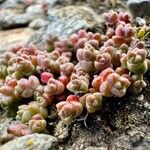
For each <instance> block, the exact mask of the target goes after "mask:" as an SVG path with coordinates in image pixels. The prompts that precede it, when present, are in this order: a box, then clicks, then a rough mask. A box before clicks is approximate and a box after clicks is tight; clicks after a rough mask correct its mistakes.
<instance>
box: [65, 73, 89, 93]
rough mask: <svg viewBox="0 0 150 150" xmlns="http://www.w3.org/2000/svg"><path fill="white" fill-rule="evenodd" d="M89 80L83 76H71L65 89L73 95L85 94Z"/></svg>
mask: <svg viewBox="0 0 150 150" xmlns="http://www.w3.org/2000/svg"><path fill="white" fill-rule="evenodd" d="M88 86H89V80H88V79H87V78H86V77H85V76H78V75H76V74H72V76H71V79H70V82H69V83H68V84H67V89H68V90H69V91H71V92H73V93H77V92H87V91H88Z"/></svg>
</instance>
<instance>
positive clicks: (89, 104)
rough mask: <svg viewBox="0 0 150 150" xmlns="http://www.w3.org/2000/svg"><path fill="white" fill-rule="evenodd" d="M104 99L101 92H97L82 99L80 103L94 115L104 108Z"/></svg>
mask: <svg viewBox="0 0 150 150" xmlns="http://www.w3.org/2000/svg"><path fill="white" fill-rule="evenodd" d="M102 99H103V98H102V94H101V93H100V92H95V93H88V94H85V95H84V96H82V97H80V102H81V103H82V105H83V106H84V107H85V108H86V109H87V111H88V112H89V113H93V112H96V111H98V110H100V109H101V108H102Z"/></svg>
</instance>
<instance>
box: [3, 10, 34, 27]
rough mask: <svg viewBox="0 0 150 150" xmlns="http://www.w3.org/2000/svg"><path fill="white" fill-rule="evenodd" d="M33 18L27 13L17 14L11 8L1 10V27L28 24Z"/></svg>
mask: <svg viewBox="0 0 150 150" xmlns="http://www.w3.org/2000/svg"><path fill="white" fill-rule="evenodd" d="M30 21H31V18H30V16H29V15H27V14H15V13H13V12H12V11H10V10H3V11H0V29H7V28H14V27H22V26H27V25H28V23H29V22H30Z"/></svg>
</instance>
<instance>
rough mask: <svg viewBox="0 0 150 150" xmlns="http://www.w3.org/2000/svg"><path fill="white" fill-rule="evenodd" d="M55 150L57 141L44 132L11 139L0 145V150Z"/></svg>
mask: <svg viewBox="0 0 150 150" xmlns="http://www.w3.org/2000/svg"><path fill="white" fill-rule="evenodd" d="M21 149H22V150H57V149H58V141H57V139H56V138H55V137H53V136H51V135H46V134H31V135H27V136H23V137H19V138H16V139H13V140H12V141H10V142H8V143H6V144H4V145H3V146H1V147H0V150H21Z"/></svg>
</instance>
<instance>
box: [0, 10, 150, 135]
mask: <svg viewBox="0 0 150 150" xmlns="http://www.w3.org/2000/svg"><path fill="white" fill-rule="evenodd" d="M104 20H105V23H106V27H107V30H106V33H104V34H100V33H92V32H88V31H85V30H83V29H82V30H79V31H78V32H77V33H74V34H72V35H70V36H69V37H68V38H67V39H65V40H64V39H63V40H62V39H60V38H59V37H58V38H54V39H46V42H45V47H46V50H45V51H40V50H39V49H38V48H37V47H36V46H35V45H33V44H29V45H27V46H24V45H21V44H18V45H16V46H14V47H12V48H11V49H10V50H9V51H7V52H5V53H4V54H3V55H1V56H0V106H1V108H2V109H4V110H5V111H7V112H9V111H10V110H11V109H12V108H14V107H15V108H16V107H17V108H18V110H17V115H16V120H18V122H19V123H18V124H12V125H10V126H9V127H8V130H7V131H8V133H10V134H13V135H15V136H23V135H26V134H31V133H34V132H38V133H41V132H48V130H47V125H48V122H47V118H48V116H49V114H50V112H51V111H49V110H50V109H51V108H52V107H51V105H52V104H53V103H54V104H56V109H55V111H56V112H57V115H58V116H59V117H60V118H61V120H62V121H63V122H64V123H65V124H71V123H72V122H74V121H75V120H76V117H80V115H81V114H82V112H83V110H84V109H85V111H87V112H88V113H94V112H96V111H99V110H101V109H103V100H104V99H105V100H107V97H123V96H125V94H126V93H127V91H128V89H129V90H130V91H132V92H133V93H139V92H141V91H142V89H143V88H144V87H146V82H145V81H144V74H145V73H146V72H147V71H149V70H150V59H149V56H148V51H147V50H146V49H145V46H144V42H143V41H141V40H143V39H145V38H146V36H147V35H148V32H149V28H148V27H146V26H143V27H138V28H135V27H134V26H133V25H132V21H133V19H132V18H131V15H130V13H128V12H126V13H123V12H119V13H118V12H115V11H113V10H111V11H109V12H108V13H105V14H104ZM13 111H15V110H13ZM14 114H15V113H14ZM83 114H84V113H83Z"/></svg>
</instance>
